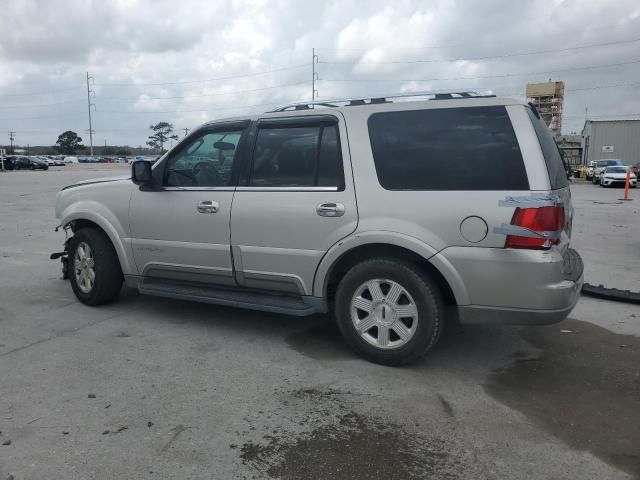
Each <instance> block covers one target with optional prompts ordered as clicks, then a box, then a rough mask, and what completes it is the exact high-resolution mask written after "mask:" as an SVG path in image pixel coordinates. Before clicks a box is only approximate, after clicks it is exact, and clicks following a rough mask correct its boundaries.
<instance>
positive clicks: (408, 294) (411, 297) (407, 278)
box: [335, 258, 444, 365]
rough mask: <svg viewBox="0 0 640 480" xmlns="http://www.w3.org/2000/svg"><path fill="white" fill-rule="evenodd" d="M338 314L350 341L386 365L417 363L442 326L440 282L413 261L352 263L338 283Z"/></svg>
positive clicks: (371, 357)
mask: <svg viewBox="0 0 640 480" xmlns="http://www.w3.org/2000/svg"><path fill="white" fill-rule="evenodd" d="M335 313H336V321H337V324H338V328H339V329H340V333H341V334H342V336H343V338H344V339H345V341H346V342H347V344H348V345H349V346H350V347H351V348H352V349H353V350H354V351H355V352H356V353H358V354H359V355H361V356H362V357H364V358H365V359H367V360H369V361H371V362H375V363H380V364H383V365H405V364H408V363H412V362H415V361H416V360H418V359H419V358H420V357H422V356H423V355H425V354H426V353H427V352H428V351H429V350H430V349H431V348H432V347H433V346H434V345H435V344H436V342H437V341H438V338H440V334H441V333H442V328H443V325H444V305H443V301H442V296H441V294H440V291H439V289H438V287H437V286H436V285H435V284H434V283H433V282H432V281H431V279H430V278H429V277H428V276H427V275H426V274H424V273H423V272H422V271H420V270H419V269H418V268H417V267H416V266H415V265H414V264H412V263H410V262H405V261H401V260H398V259H391V258H379V259H373V260H368V261H365V262H362V263H360V264H358V265H356V266H355V267H353V268H352V269H351V270H350V271H349V272H348V273H347V274H346V275H345V276H344V277H343V278H342V280H341V282H340V284H339V285H338V290H337V292H336V298H335Z"/></svg>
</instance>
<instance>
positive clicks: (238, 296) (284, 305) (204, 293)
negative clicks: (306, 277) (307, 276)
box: [138, 280, 321, 317]
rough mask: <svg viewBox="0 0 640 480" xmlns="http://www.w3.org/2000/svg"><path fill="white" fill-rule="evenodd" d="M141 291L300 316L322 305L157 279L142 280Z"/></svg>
mask: <svg viewBox="0 0 640 480" xmlns="http://www.w3.org/2000/svg"><path fill="white" fill-rule="evenodd" d="M138 290H139V291H140V293H142V294H145V295H155V296H158V297H169V298H177V299H181V300H193V301H196V302H204V303H212V304H215V305H225V306H228V307H239V308H247V309H251V310H261V311H263V312H273V313H282V314H284V315H295V316H299V317H302V316H306V315H313V314H314V313H320V312H321V310H320V308H318V307H319V305H314V304H316V303H317V302H314V301H313V300H312V299H307V298H305V297H301V296H298V297H296V296H292V295H282V294H276V293H273V294H269V293H262V292H256V291H253V290H244V289H234V288H215V287H207V286H200V285H193V284H181V283H173V282H167V281H158V280H152V281H149V280H147V281H146V282H142V283H140V284H139V285H138Z"/></svg>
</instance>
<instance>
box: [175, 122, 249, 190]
mask: <svg viewBox="0 0 640 480" xmlns="http://www.w3.org/2000/svg"><path fill="white" fill-rule="evenodd" d="M241 135H242V132H241V131H227V132H219V131H218V132H208V133H203V134H202V135H199V136H197V137H195V138H194V139H193V140H192V141H191V142H189V143H188V144H187V145H185V146H184V147H182V148H181V149H180V150H179V151H178V152H177V153H176V154H175V155H173V156H172V157H171V158H170V159H169V160H168V161H167V166H166V170H165V180H164V185H166V186H170V187H172V186H173V187H187V186H195V187H226V186H229V185H231V171H232V169H233V165H234V159H235V156H236V155H235V153H236V147H237V146H238V143H239V142H240V136H241Z"/></svg>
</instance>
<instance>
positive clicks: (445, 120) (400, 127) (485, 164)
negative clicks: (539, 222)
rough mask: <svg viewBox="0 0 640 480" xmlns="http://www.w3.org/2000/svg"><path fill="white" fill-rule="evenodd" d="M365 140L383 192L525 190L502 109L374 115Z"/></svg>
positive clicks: (515, 144) (517, 151) (522, 171)
mask: <svg viewBox="0 0 640 480" xmlns="http://www.w3.org/2000/svg"><path fill="white" fill-rule="evenodd" d="M369 138H370V140H371V148H372V150H373V159H374V162H375V166H376V171H377V174H378V181H379V182H380V185H382V187H384V188H385V189H387V190H528V189H529V182H528V180H527V173H526V171H525V168H524V162H523V160H522V154H521V153H520V148H519V146H518V142H517V140H516V136H515V133H514V131H513V127H512V126H511V122H510V120H509V116H508V115H507V111H506V109H505V107H471V108H445V109H430V110H409V111H403V112H383V113H374V114H373V115H371V117H370V118H369Z"/></svg>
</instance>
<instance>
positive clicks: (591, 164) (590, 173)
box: [585, 160, 598, 180]
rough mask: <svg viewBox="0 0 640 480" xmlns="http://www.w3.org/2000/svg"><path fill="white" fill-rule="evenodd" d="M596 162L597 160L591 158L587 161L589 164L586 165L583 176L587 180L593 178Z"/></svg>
mask: <svg viewBox="0 0 640 480" xmlns="http://www.w3.org/2000/svg"><path fill="white" fill-rule="evenodd" d="M597 163H598V162H596V161H595V160H591V161H590V162H589V166H588V167H587V175H586V177H585V178H586V179H587V180H591V179H592V178H593V173H594V172H595V170H596V164H597Z"/></svg>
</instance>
